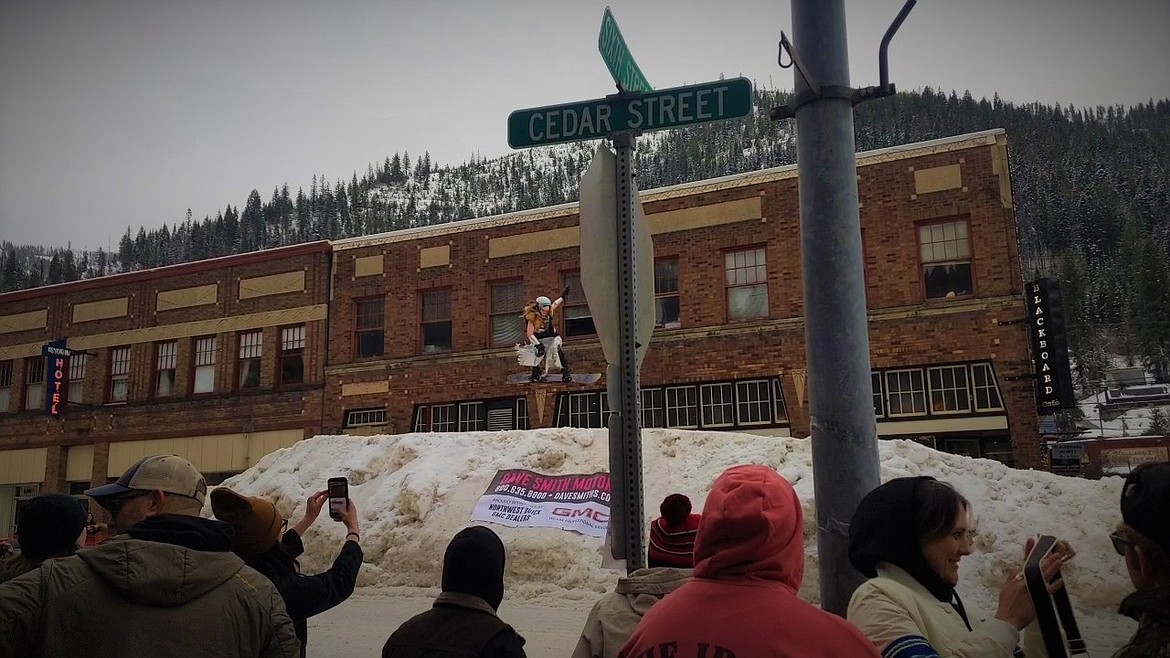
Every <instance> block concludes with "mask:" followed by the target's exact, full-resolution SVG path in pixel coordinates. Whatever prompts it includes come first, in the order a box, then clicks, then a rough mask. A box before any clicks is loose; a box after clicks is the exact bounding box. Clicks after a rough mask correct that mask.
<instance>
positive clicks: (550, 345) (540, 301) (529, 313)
mask: <svg viewBox="0 0 1170 658" xmlns="http://www.w3.org/2000/svg"><path fill="white" fill-rule="evenodd" d="M570 289H571V288H570V287H569V286H568V285H566V286H565V287H564V288H563V289H562V290H561V296H560V297H557V298H556V300H555V301H550V300H549V298H548V297H545V296H543V295H542V296H540V297H537V298H536V301H534V302H532V303H531V304H529V305H527V306H525V307H524V320H525V322H526V323H527V324H526V326H525V328H524V335H525V337H526V338H527V339H528V344H529V345H531V346H532V350H533V352H534V353H535V354H536V361H535V363H534V364H533V366H532V375H531V376H530V377H529V378H528V379H529V381H533V382H545V381H548V371H549V368H550V367H552V365H553V364H554V362H555V363H556V365H559V366H560V369H561V381H562V382H571V381H573V374H572V372H571V371H570V370H569V362H568V361H567V360H566V359H565V351H564V350H562V349H561V342H562V341H561V337H560V336H558V335H557V328H556V326H555V325H554V324H553V318H552V315H553V313H554V312H556V310H557V309H558V308H560V307H561V304H564V303H565V297H567V296H568V295H569V290H570Z"/></svg>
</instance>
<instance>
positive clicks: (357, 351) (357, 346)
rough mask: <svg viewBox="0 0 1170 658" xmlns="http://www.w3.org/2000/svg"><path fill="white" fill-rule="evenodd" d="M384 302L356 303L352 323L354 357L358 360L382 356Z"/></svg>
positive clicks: (382, 300)
mask: <svg viewBox="0 0 1170 658" xmlns="http://www.w3.org/2000/svg"><path fill="white" fill-rule="evenodd" d="M385 304H386V300H385V299H384V298H382V297H379V298H377V299H363V300H361V301H359V302H357V309H356V312H355V315H356V320H357V321H356V322H354V332H353V344H354V355H355V356H356V358H359V359H366V358H369V357H375V356H382V352H383V350H385V349H386V341H385V326H386V310H385V309H386V307H385Z"/></svg>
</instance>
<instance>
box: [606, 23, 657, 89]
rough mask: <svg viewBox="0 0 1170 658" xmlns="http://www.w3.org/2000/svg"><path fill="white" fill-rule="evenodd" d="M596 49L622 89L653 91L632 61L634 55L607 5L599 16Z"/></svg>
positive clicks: (640, 70) (636, 64) (635, 63)
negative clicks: (599, 23) (599, 22)
mask: <svg viewBox="0 0 1170 658" xmlns="http://www.w3.org/2000/svg"><path fill="white" fill-rule="evenodd" d="M597 50H599V51H600V52H601V59H603V60H605V65H606V66H607V67H609V74H610V75H612V76H613V81H614V82H616V83H618V84H619V85H621V86H622V89H624V90H626V91H632V92H635V93H636V92H644V91H653V90H654V87H651V86H650V83H649V82H647V81H646V76H644V75H642V69H640V68H638V63H637V62H635V61H634V55H633V54H632V53H631V52H630V49H629V47H628V46H626V40H625V39H623V38H622V31H621V30H619V29H618V26H617V20H616V19H615V18H614V17H613V12H612V11H610V10H609V7H606V8H605V13H604V14H602V16H601V33H600V34H598V35H597Z"/></svg>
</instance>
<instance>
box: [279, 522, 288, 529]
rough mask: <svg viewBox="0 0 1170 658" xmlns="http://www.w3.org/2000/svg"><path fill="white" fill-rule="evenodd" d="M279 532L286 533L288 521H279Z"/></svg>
mask: <svg viewBox="0 0 1170 658" xmlns="http://www.w3.org/2000/svg"><path fill="white" fill-rule="evenodd" d="M280 531H281V532H288V519H281V520H280Z"/></svg>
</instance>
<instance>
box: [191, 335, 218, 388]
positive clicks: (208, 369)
mask: <svg viewBox="0 0 1170 658" xmlns="http://www.w3.org/2000/svg"><path fill="white" fill-rule="evenodd" d="M215 353H216V338H215V336H206V337H204V338H196V339H195V365H194V366H193V367H194V369H195V370H194V372H193V374H192V380H193V382H192V388H191V390H192V392H194V393H211V392H212V391H214V390H215Z"/></svg>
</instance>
